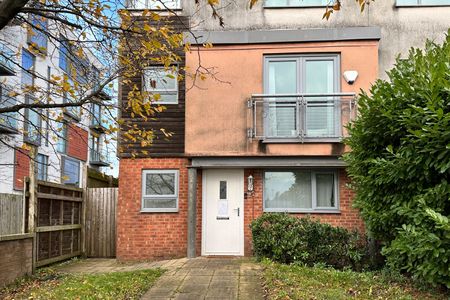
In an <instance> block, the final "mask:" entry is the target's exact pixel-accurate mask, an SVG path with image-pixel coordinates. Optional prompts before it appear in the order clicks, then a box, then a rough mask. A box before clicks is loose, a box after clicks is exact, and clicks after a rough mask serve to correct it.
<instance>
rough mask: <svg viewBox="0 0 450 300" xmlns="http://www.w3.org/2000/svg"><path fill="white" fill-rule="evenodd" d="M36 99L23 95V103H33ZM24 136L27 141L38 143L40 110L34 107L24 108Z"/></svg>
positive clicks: (40, 123) (40, 129)
mask: <svg viewBox="0 0 450 300" xmlns="http://www.w3.org/2000/svg"><path fill="white" fill-rule="evenodd" d="M35 101H36V100H35V99H34V98H33V97H31V96H30V95H25V103H27V104H30V103H34V102H35ZM23 127H24V138H25V140H26V141H27V142H28V143H32V144H35V145H40V143H41V134H42V118H41V110H40V109H36V108H27V109H25V118H24V125H23Z"/></svg>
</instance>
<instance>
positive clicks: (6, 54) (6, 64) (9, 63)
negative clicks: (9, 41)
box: [0, 43, 15, 76]
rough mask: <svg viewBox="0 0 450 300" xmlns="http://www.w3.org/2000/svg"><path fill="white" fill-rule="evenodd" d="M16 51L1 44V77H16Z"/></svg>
mask: <svg viewBox="0 0 450 300" xmlns="http://www.w3.org/2000/svg"><path fill="white" fill-rule="evenodd" d="M14 55H15V53H14V51H12V50H11V49H9V48H8V47H7V46H6V45H5V44H2V43H0V76H11V75H14V64H13V59H14Z"/></svg>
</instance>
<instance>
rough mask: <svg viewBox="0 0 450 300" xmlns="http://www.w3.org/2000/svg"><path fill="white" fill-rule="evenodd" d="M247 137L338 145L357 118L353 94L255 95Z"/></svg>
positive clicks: (250, 104)
mask: <svg viewBox="0 0 450 300" xmlns="http://www.w3.org/2000/svg"><path fill="white" fill-rule="evenodd" d="M248 108H249V110H250V113H249V118H250V119H251V121H250V124H251V125H250V128H249V129H248V137H249V138H253V139H261V140H265V141H267V142H271V141H272V142H276V141H291V142H337V141H340V140H341V139H342V138H343V137H345V136H347V130H346V125H347V124H348V123H349V122H351V121H352V120H353V119H354V118H355V117H356V98H355V94H353V93H333V94H292V95H291V94H286V95H284V94H283V95H265V94H263V95H252V97H251V99H250V100H249V101H248Z"/></svg>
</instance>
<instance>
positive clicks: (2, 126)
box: [0, 85, 18, 134]
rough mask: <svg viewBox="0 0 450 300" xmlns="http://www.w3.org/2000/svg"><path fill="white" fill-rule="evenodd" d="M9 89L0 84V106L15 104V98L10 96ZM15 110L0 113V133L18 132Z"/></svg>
mask: <svg viewBox="0 0 450 300" xmlns="http://www.w3.org/2000/svg"><path fill="white" fill-rule="evenodd" d="M10 93H11V89H10V88H9V87H6V86H4V85H0V108H4V107H10V106H13V105H15V104H16V102H17V101H16V98H15V97H12V96H10ZM17 118H18V113H17V112H7V113H0V133H8V134H14V133H18V127H17Z"/></svg>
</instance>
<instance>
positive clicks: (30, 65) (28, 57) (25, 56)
mask: <svg viewBox="0 0 450 300" xmlns="http://www.w3.org/2000/svg"><path fill="white" fill-rule="evenodd" d="M35 62H36V57H35V56H34V55H33V54H31V53H30V52H29V51H27V50H25V49H22V80H21V82H22V85H24V86H32V85H33V84H34V75H33V71H34V64H35Z"/></svg>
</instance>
